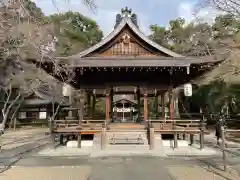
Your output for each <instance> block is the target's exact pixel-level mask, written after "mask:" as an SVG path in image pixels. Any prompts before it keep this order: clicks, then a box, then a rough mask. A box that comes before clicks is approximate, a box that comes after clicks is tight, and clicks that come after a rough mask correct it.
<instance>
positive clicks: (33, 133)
mask: <svg viewBox="0 0 240 180" xmlns="http://www.w3.org/2000/svg"><path fill="white" fill-rule="evenodd" d="M45 132H48V129H46V128H32V129H24V128H22V129H19V130H16V131H11V130H7V131H6V132H5V133H4V134H3V136H2V148H1V149H2V150H8V149H12V148H16V147H18V146H22V145H25V144H28V143H30V142H32V141H36V140H38V139H41V138H43V137H45Z"/></svg>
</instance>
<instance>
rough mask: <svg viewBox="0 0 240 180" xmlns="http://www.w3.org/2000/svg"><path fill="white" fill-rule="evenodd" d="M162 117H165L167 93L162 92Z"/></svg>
mask: <svg viewBox="0 0 240 180" xmlns="http://www.w3.org/2000/svg"><path fill="white" fill-rule="evenodd" d="M161 106H162V117H163V118H164V119H165V94H164V93H163V94H161Z"/></svg>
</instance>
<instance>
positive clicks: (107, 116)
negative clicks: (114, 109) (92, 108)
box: [105, 91, 110, 122]
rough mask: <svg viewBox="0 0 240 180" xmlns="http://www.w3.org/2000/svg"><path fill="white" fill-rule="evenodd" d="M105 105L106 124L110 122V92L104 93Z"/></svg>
mask: <svg viewBox="0 0 240 180" xmlns="http://www.w3.org/2000/svg"><path fill="white" fill-rule="evenodd" d="M105 104H106V110H105V113H106V114H105V117H106V121H107V122H108V121H109V120H110V92H109V91H107V92H106V98H105Z"/></svg>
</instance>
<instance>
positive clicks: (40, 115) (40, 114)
mask: <svg viewBox="0 0 240 180" xmlns="http://www.w3.org/2000/svg"><path fill="white" fill-rule="evenodd" d="M39 119H47V112H39Z"/></svg>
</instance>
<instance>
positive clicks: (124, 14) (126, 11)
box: [114, 7, 139, 28]
mask: <svg viewBox="0 0 240 180" xmlns="http://www.w3.org/2000/svg"><path fill="white" fill-rule="evenodd" d="M123 19H131V21H132V23H133V24H134V25H135V26H136V27H137V28H139V26H138V22H137V15H136V14H135V13H132V9H131V8H128V7H125V8H122V9H121V13H119V14H117V15H116V24H115V26H114V28H116V27H117V26H118V25H119V24H120V22H121V21H122V20H123Z"/></svg>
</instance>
